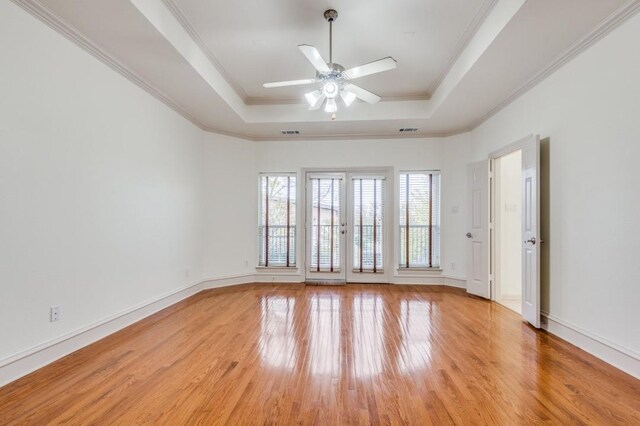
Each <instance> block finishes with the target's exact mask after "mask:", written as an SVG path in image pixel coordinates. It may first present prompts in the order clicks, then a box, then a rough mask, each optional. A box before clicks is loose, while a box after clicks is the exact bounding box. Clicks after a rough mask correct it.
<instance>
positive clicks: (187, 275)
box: [184, 268, 190, 278]
mask: <svg viewBox="0 0 640 426" xmlns="http://www.w3.org/2000/svg"><path fill="white" fill-rule="evenodd" d="M189 275H190V271H189V268H187V269H185V270H184V277H185V278H189Z"/></svg>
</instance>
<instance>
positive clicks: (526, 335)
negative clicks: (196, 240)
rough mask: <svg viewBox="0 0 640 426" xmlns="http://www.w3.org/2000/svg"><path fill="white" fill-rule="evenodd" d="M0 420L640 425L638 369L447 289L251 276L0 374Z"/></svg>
mask: <svg viewBox="0 0 640 426" xmlns="http://www.w3.org/2000/svg"><path fill="white" fill-rule="evenodd" d="M0 424H2V425H5V424H6V425H13V424H37V425H41V424H74V425H76V424H78V425H81V424H108V425H116V424H122V425H130V424H171V425H177V424H207V425H210V424H233V425H237V424H322V425H326V424H336V425H338V424H339V425H344V424H367V425H369V424H385V425H386V424H421V425H448V424H450V425H454V424H497V425H513V424H589V425H592V424H602V425H611V424H633V425H640V381H638V380H636V379H634V378H633V377H631V376H629V375H626V374H624V373H623V372H621V371H619V370H616V369H615V368H613V367H611V366H609V365H608V364H606V363H604V362H602V361H600V360H598V359H596V358H594V357H593V356H591V355H589V354H587V353H585V352H583V351H581V350H579V349H577V348H576V347H574V346H572V345H570V344H568V343H566V342H564V341H562V340H561V339H558V338H556V337H555V336H552V335H550V334H547V333H545V332H543V331H537V330H534V329H533V328H531V327H529V326H528V325H526V324H524V323H523V322H522V321H521V320H520V318H519V317H518V316H517V315H516V314H515V313H513V312H512V311H510V310H509V309H507V308H504V307H502V306H501V305H498V304H495V303H492V302H488V301H485V300H482V299H478V298H475V297H470V296H467V295H466V294H465V293H464V292H462V291H460V290H457V289H451V288H447V287H440V286H398V285H374V284H371V285H369V284H367V285H347V286H340V287H321V286H313V287H311V286H310V287H305V286H304V285H300V284H273V285H272V284H250V285H242V286H236V287H229V288H224V289H216V290H209V291H205V292H202V293H200V294H198V295H196V296H194V297H191V298H189V299H187V300H184V301H182V302H180V303H178V304H176V305H174V306H172V307H170V308H168V309H165V310H164V311H162V312H159V313H157V314H155V315H153V316H151V317H149V318H146V319H145V320H143V321H140V322H139V323H136V324H134V325H132V326H130V327H127V328H126V329H124V330H121V331H120V332H118V333H115V334H113V335H111V336H109V337H107V338H105V339H103V340H101V341H99V342H96V343H94V344H93V345H91V346H88V347H86V348H84V349H82V350H80V351H77V352H75V353H73V354H71V355H69V356H67V357H65V358H63V359H61V360H59V361H57V362H55V363H53V364H51V365H49V366H47V367H45V368H42V369H40V370H38V371H36V372H34V373H32V374H30V375H29V376H26V377H24V378H22V379H20V380H18V381H16V382H14V383H12V384H9V385H7V386H5V387H3V388H0Z"/></svg>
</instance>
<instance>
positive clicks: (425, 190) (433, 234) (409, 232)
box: [398, 172, 440, 268]
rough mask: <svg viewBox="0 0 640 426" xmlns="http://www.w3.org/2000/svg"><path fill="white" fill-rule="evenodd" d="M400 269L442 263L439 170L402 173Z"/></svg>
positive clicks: (426, 266) (427, 266)
mask: <svg viewBox="0 0 640 426" xmlns="http://www.w3.org/2000/svg"><path fill="white" fill-rule="evenodd" d="M399 189H400V197H399V198H400V212H399V213H400V226H399V230H398V231H399V236H400V264H399V266H400V267H401V268H437V267H439V266H440V173H438V172H405V173H400V188H399Z"/></svg>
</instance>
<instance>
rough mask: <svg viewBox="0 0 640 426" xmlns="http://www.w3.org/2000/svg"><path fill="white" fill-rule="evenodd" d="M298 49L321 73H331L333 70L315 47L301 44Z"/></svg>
mask: <svg viewBox="0 0 640 426" xmlns="http://www.w3.org/2000/svg"><path fill="white" fill-rule="evenodd" d="M298 49H300V51H301V52H302V54H303V55H304V56H306V57H307V59H308V60H309V62H311V65H313V67H314V68H315V69H316V70H318V71H319V72H330V71H331V69H330V68H329V66H328V65H327V63H326V62H325V61H324V59H322V56H320V52H318V49H316V48H315V47H313V46H309V45H308V44H301V45H300V46H298Z"/></svg>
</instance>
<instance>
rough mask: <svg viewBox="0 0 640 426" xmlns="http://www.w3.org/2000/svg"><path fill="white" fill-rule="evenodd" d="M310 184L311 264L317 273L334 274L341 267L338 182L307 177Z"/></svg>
mask: <svg viewBox="0 0 640 426" xmlns="http://www.w3.org/2000/svg"><path fill="white" fill-rule="evenodd" d="M309 185H311V221H312V222H311V229H310V232H311V265H310V269H311V270H312V271H316V272H337V271H339V270H340V268H341V266H342V265H341V264H340V259H341V256H340V220H341V206H340V200H341V194H340V190H341V189H340V188H341V187H342V186H341V185H340V179H339V178H334V177H315V176H311V177H310V178H309Z"/></svg>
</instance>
